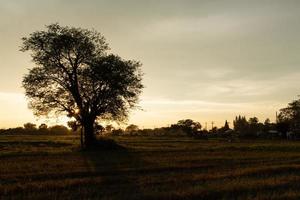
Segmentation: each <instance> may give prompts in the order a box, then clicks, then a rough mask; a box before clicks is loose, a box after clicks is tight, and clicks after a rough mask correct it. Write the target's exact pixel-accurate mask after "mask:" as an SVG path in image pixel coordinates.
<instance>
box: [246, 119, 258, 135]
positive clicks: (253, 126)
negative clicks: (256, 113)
mask: <svg viewBox="0 0 300 200" xmlns="http://www.w3.org/2000/svg"><path fill="white" fill-rule="evenodd" d="M248 124H249V127H248V133H247V135H248V136H254V137H256V136H257V133H258V132H259V131H260V127H261V125H260V123H259V120H258V118H257V117H250V118H249V120H248Z"/></svg>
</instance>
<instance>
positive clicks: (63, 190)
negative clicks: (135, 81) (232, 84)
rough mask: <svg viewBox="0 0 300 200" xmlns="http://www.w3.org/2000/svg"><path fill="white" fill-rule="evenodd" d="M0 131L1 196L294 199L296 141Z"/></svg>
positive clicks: (298, 161)
mask: <svg viewBox="0 0 300 200" xmlns="http://www.w3.org/2000/svg"><path fill="white" fill-rule="evenodd" d="M115 140H116V141H117V142H118V143H119V144H120V145H122V146H124V147H126V148H127V150H126V151H124V150H118V151H100V152H81V151H80V150H79V148H78V145H79V143H78V138H76V137H74V136H55V137H53V136H0V149H1V152H0V199H299V198H300V190H299V189H300V182H299V181H300V142H291V141H261V140H258V141H236V142H234V143H230V142H227V141H225V140H194V139H191V138H186V137H179V138H175V137H170V138H168V137H116V138H115Z"/></svg>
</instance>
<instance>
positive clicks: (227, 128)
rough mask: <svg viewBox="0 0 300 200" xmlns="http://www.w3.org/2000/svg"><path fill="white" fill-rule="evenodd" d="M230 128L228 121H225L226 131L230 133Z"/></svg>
mask: <svg viewBox="0 0 300 200" xmlns="http://www.w3.org/2000/svg"><path fill="white" fill-rule="evenodd" d="M229 129H230V128H229V124H228V122H227V120H226V121H225V124H224V131H228V130H229Z"/></svg>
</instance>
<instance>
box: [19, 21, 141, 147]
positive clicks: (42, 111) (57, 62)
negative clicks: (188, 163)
mask: <svg viewBox="0 0 300 200" xmlns="http://www.w3.org/2000/svg"><path fill="white" fill-rule="evenodd" d="M108 49H109V47H108V45H107V43H106V41H105V38H104V37H103V36H102V35H101V34H100V33H98V32H96V31H91V30H87V29H81V28H73V27H71V28H70V27H67V26H65V27H62V26H60V25H58V24H51V25H49V26H47V30H46V31H36V32H34V33H32V34H30V36H29V37H25V38H23V46H22V47H21V51H31V56H32V59H33V62H34V63H35V64H36V65H37V66H36V67H34V68H32V69H30V70H29V73H28V74H26V75H25V76H24V79H23V87H24V88H25V94H26V96H27V97H28V99H29V106H30V108H32V109H33V111H34V114H35V115H37V116H40V115H52V114H56V115H60V114H66V115H67V116H68V117H71V118H74V119H75V120H76V121H77V122H78V123H80V124H81V125H82V127H83V129H84V138H85V140H84V143H85V147H86V148H89V147H91V146H94V144H96V142H95V141H96V139H95V131H94V123H95V121H97V120H106V119H109V120H118V121H122V120H124V119H126V118H127V116H128V112H129V110H130V109H132V108H134V107H136V104H137V102H138V97H139V94H140V93H141V91H142V88H143V85H142V84H141V80H142V73H141V70H140V66H141V64H140V63H139V62H136V61H132V60H124V59H122V58H120V57H119V56H117V55H113V54H108V53H107V50H108Z"/></svg>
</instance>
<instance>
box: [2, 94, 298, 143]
mask: <svg viewBox="0 0 300 200" xmlns="http://www.w3.org/2000/svg"><path fill="white" fill-rule="evenodd" d="M68 126H69V128H67V127H65V126H63V125H55V126H50V127H48V126H47V125H46V124H44V123H43V124H40V125H39V126H37V125H36V124H33V123H26V124H24V127H17V128H10V129H0V134H53V135H64V134H80V133H81V130H82V127H81V126H80V124H78V123H77V122H76V121H70V122H69V123H68ZM94 130H95V133H96V134H97V135H112V136H126V135H127V136H190V137H195V138H209V137H225V138H229V139H233V138H265V139H274V138H278V139H279V138H283V139H300V99H298V100H295V101H293V102H291V103H289V104H288V106H287V107H286V108H282V109H280V112H279V114H278V117H277V119H276V122H273V123H272V122H271V121H270V119H268V118H267V119H265V120H264V122H260V121H259V119H258V118H257V117H250V118H249V119H247V118H246V117H245V116H241V115H239V116H236V117H235V119H234V120H233V127H232V128H230V127H229V123H228V121H227V120H226V121H225V123H224V126H222V127H220V128H218V127H216V126H213V127H212V128H211V130H207V129H206V128H203V127H202V125H201V124H200V122H197V121H194V120H192V119H183V120H179V121H178V122H177V123H176V124H171V125H170V126H168V127H161V128H154V129H148V128H146V129H144V128H143V129H140V128H139V127H138V126H137V125H135V124H130V125H128V126H127V127H126V128H124V129H121V128H115V127H114V126H113V125H111V124H108V125H106V126H103V125H101V124H97V123H95V125H94Z"/></svg>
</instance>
